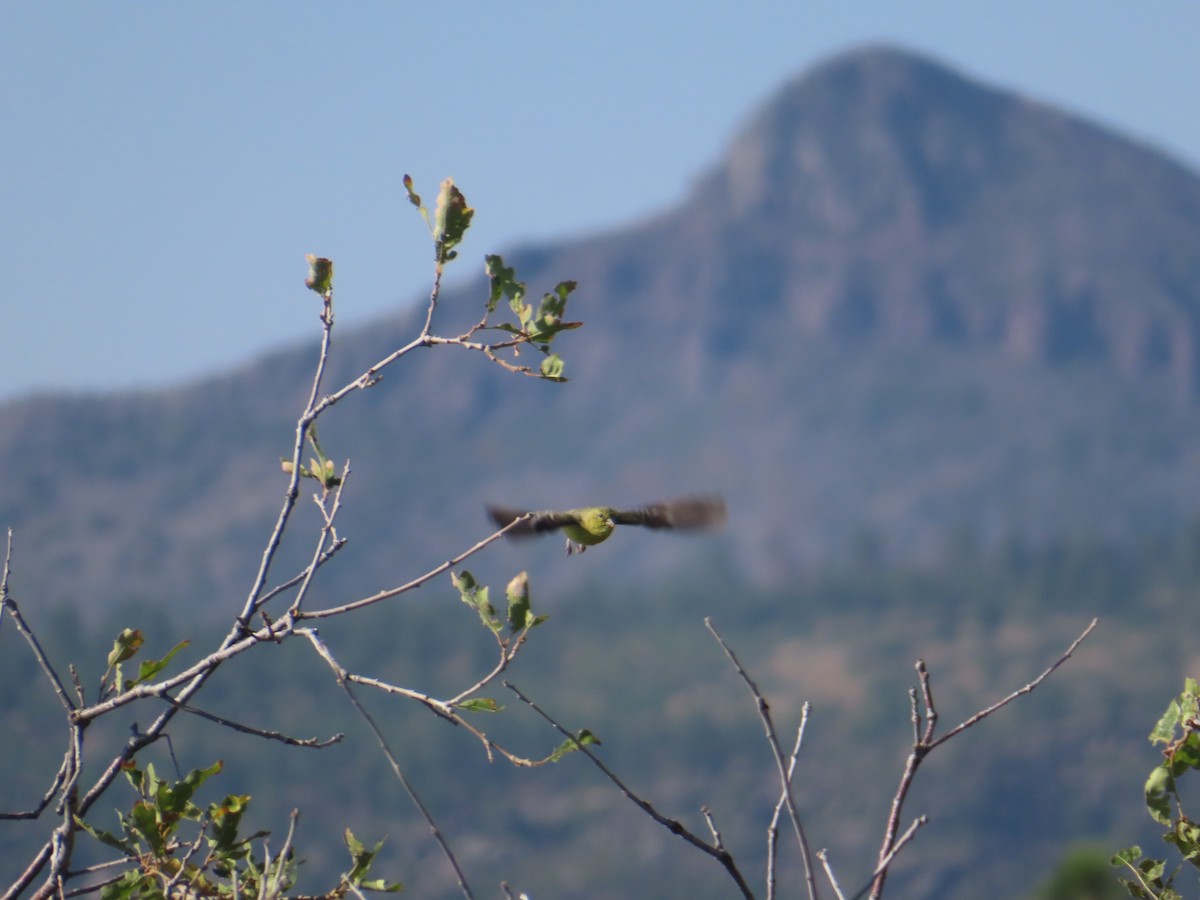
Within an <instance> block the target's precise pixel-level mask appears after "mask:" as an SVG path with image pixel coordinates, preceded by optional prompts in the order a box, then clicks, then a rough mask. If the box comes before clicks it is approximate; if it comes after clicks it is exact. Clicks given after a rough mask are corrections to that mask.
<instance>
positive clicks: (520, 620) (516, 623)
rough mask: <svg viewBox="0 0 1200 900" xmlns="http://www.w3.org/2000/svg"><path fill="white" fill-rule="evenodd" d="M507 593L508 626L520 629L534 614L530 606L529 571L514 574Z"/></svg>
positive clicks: (511, 629) (510, 628) (511, 628)
mask: <svg viewBox="0 0 1200 900" xmlns="http://www.w3.org/2000/svg"><path fill="white" fill-rule="evenodd" d="M505 593H506V594H507V596H508V628H509V630H510V631H520V630H521V629H522V628H524V627H525V626H526V624H527V623H526V620H527V619H530V618H532V616H533V613H532V610H531V609H530V608H529V573H528V572H521V573H520V574H518V575H516V576H514V577H513V579H512V581H510V582H509V583H508V590H507V591H506V592H505Z"/></svg>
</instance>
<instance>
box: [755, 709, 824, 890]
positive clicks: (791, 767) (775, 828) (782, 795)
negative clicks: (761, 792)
mask: <svg viewBox="0 0 1200 900" xmlns="http://www.w3.org/2000/svg"><path fill="white" fill-rule="evenodd" d="M810 712H812V704H811V703H809V702H808V701H807V700H805V701H804V705H803V706H801V707H800V726H799V727H798V728H797V729H796V743H795V744H794V745H793V746H792V753H791V755H790V756H789V757H788V767H787V783H788V784H791V783H792V775H793V774H794V773H795V771H796V760H797V759H798V758H799V756H800V747H801V745H802V744H803V743H804V730H805V728H806V727H807V726H808V716H809V713H810ZM786 803H787V791H785V790H781V791H780V792H779V799H778V800H777V801H776V802H775V811H774V812H773V813H772V814H771V822H770V824H769V825H768V826H767V900H772V898H774V896H775V859H776V854H777V851H778V849H779V816H780V815H781V814H782V813H783V807H784V805H785V804H786ZM827 868H828V867H827Z"/></svg>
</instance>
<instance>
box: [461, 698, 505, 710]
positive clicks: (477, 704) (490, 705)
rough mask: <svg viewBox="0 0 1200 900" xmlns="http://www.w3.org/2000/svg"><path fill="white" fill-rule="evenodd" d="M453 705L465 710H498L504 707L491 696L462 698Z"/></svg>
mask: <svg viewBox="0 0 1200 900" xmlns="http://www.w3.org/2000/svg"><path fill="white" fill-rule="evenodd" d="M455 705H456V706H457V707H458V708H459V709H462V710H466V711H467V712H500V711H501V710H503V709H504V707H503V706H501V705H500V704H499V703H497V702H496V701H495V700H493V699H492V698H491V697H472V698H471V699H470V700H463V701H462V702H461V703H457V704H455Z"/></svg>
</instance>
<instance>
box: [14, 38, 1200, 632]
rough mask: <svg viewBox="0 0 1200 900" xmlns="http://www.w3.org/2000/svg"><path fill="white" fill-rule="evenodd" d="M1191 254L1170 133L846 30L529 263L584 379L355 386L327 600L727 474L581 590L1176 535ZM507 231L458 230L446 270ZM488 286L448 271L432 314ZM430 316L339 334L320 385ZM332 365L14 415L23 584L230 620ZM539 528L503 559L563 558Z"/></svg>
mask: <svg viewBox="0 0 1200 900" xmlns="http://www.w3.org/2000/svg"><path fill="white" fill-rule="evenodd" d="M652 137H653V136H652V135H644V136H639V135H631V138H630V139H631V140H640V139H652ZM612 181H613V187H614V190H619V188H620V183H621V177H620V169H619V161H617V163H616V164H614V169H613V172H612ZM430 187H431V186H426V192H427V193H430V192H431V191H430ZM461 187H462V188H463V190H464V191H465V192H466V194H467V197H468V198H470V196H471V185H469V184H466V185H461ZM397 188H398V189H399V186H397ZM1198 247H1200V178H1197V176H1196V174H1195V173H1193V172H1191V171H1189V170H1187V169H1185V168H1184V167H1182V166H1180V165H1178V164H1177V163H1175V162H1173V161H1172V160H1170V159H1168V158H1166V157H1164V156H1163V155H1162V154H1160V153H1158V152H1156V151H1155V150H1154V149H1152V148H1148V147H1145V146H1141V145H1137V144H1134V143H1131V142H1129V141H1127V140H1125V139H1123V138H1122V137H1120V136H1118V135H1115V134H1113V133H1111V132H1108V131H1106V130H1104V129H1102V128H1099V127H1097V126H1095V125H1092V124H1089V123H1088V122H1085V121H1082V120H1080V119H1078V118H1075V117H1073V116H1071V115H1068V114H1065V113H1063V112H1060V111H1057V110H1055V109H1052V108H1049V107H1047V106H1045V105H1042V104H1039V103H1038V102H1036V101H1033V100H1030V99H1028V98H1024V97H1020V96H1015V95H1013V94H1010V93H1007V92H1005V91H1002V90H997V89H995V88H992V87H989V86H986V85H981V84H978V83H976V82H974V81H972V80H970V79H969V78H967V77H964V76H963V75H961V74H959V73H956V72H953V71H950V70H948V69H946V68H944V67H942V66H940V65H938V64H936V63H934V62H931V61H928V60H925V59H922V58H919V57H916V56H913V55H911V54H908V53H906V52H903V51H899V50H895V49H890V48H878V47H876V48H867V49H861V50H856V51H853V52H850V53H847V54H845V55H843V56H840V57H837V58H835V59H832V60H830V61H828V62H827V63H825V64H824V65H821V66H819V67H817V68H815V69H813V70H812V71H809V72H807V73H804V74H802V75H801V76H800V77H798V78H797V79H796V80H795V81H793V82H792V83H790V84H788V85H785V86H784V87H783V88H782V89H781V90H780V91H779V92H778V93H777V94H776V96H774V97H773V98H770V99H769V100H768V101H767V103H766V104H765V105H764V106H763V107H762V108H761V109H760V110H759V111H758V112H757V113H756V114H755V115H753V116H752V117H751V119H750V120H749V121H748V123H747V125H746V127H745V128H744V129H743V130H742V131H741V132H740V133H739V134H738V135H736V136H735V138H734V139H733V141H732V142H731V144H730V146H729V149H728V151H727V153H726V154H725V155H724V157H723V158H722V159H720V160H718V161H717V162H716V164H715V165H714V166H713V168H712V170H711V171H709V172H708V173H707V174H705V175H703V176H702V177H700V178H699V179H697V181H696V183H695V185H694V188H693V189H692V191H691V192H690V193H689V195H688V197H687V198H686V199H685V200H684V201H683V202H682V203H681V204H680V206H679V207H678V208H675V209H671V210H667V211H664V212H663V213H662V214H661V215H659V216H657V217H655V218H653V219H651V220H649V221H645V222H642V223H639V224H635V225H631V226H630V227H628V228H624V229H621V230H618V231H614V232H611V233H606V234H599V235H594V236H590V237H587V238H583V239H579V240H573V241H569V242H563V243H561V244H554V245H545V246H533V247H521V248H517V249H515V250H513V251H511V252H508V253H506V254H505V256H506V260H507V261H508V262H509V263H511V264H515V265H516V267H517V272H518V275H519V277H521V278H522V279H523V280H525V281H527V282H528V283H529V286H530V290H531V292H534V293H538V292H540V291H542V290H547V289H549V288H550V287H551V286H552V285H553V284H554V283H555V282H556V281H558V280H560V279H567V278H570V279H575V280H577V281H578V282H579V284H580V288H579V291H578V293H577V295H576V298H575V299H573V300H572V305H573V309H572V318H576V319H581V320H583V321H584V322H585V323H586V325H585V327H584V328H583V329H581V330H579V331H576V332H572V333H570V334H567V335H565V336H564V337H563V338H561V339H560V340H561V343H562V345H563V346H562V347H561V352H562V353H563V355H564V356H565V358H566V360H567V373H566V374H567V375H568V376H569V377H570V378H571V381H570V383H569V384H567V385H550V384H540V383H533V382H531V381H529V380H527V379H520V378H515V377H510V376H506V375H505V374H504V373H501V372H499V371H498V370H496V369H495V368H494V367H492V366H490V365H488V364H486V363H485V362H484V361H482V360H481V359H476V358H474V357H468V355H467V354H464V353H461V352H456V351H453V350H451V349H447V348H437V349H435V350H432V351H430V352H429V353H427V354H422V355H421V356H419V357H418V358H416V359H415V360H413V359H410V360H407V361H405V362H403V363H402V365H401V367H400V368H399V369H396V370H394V371H390V370H389V372H388V373H387V374H386V376H385V378H384V380H383V383H382V384H380V385H379V386H377V387H375V388H374V389H372V390H371V391H369V392H367V393H366V394H365V395H360V396H354V397H351V398H349V399H348V400H347V401H345V402H343V403H342V404H340V405H339V407H337V408H336V409H335V410H334V414H333V415H332V416H331V417H330V419H329V420H326V421H325V423H324V424H323V428H322V433H321V436H322V441H323V444H324V445H325V448H326V450H327V451H328V452H329V453H330V455H331V456H333V457H334V458H337V459H341V458H344V457H345V456H349V457H351V459H352V462H353V470H354V474H353V476H352V480H351V482H350V488H349V491H348V496H347V509H346V512H345V514H344V518H343V520H342V526H343V532H344V533H346V534H348V535H349V536H350V537H351V539H352V542H353V544H352V549H351V550H349V551H348V552H347V554H346V556H347V557H348V558H350V559H352V560H353V564H352V565H350V566H348V567H343V568H342V569H341V570H340V571H341V572H342V574H340V575H335V576H334V579H333V580H332V581H331V582H330V583H329V586H330V590H347V591H349V590H356V589H358V588H360V587H370V588H375V587H378V586H381V585H383V584H391V583H395V582H396V581H398V580H401V579H402V577H403V576H405V575H408V574H412V573H413V571H414V570H420V569H421V568H423V567H424V565H425V564H428V563H432V562H436V561H440V560H442V559H445V558H446V556H447V555H448V554H449V553H451V552H453V551H454V550H456V549H458V548H459V547H463V546H466V545H467V543H468V542H469V541H471V540H473V539H474V538H476V537H479V536H482V535H483V534H485V533H486V532H487V530H488V529H487V526H486V523H485V521H484V519H483V516H482V507H483V503H484V502H485V501H495V502H502V503H509V504H529V505H532V506H537V507H568V506H576V505H580V504H584V503H592V502H605V503H615V504H627V503H637V502H642V501H647V500H653V499H658V498H663V497H670V496H673V495H676V494H680V493H686V492H690V491H719V492H721V493H723V494H724V495H725V496H726V497H727V499H728V501H729V504H730V510H731V521H730V528H729V529H728V532H727V533H726V534H724V535H722V536H718V537H712V538H705V539H703V540H698V541H683V540H672V539H671V538H670V537H667V536H652V538H648V539H640V540H639V539H636V538H632V537H626V538H622V537H621V536H618V537H617V538H616V539H614V540H613V541H610V542H608V543H607V544H606V545H605V548H604V550H605V552H604V554H601V553H600V552H597V553H595V554H588V555H587V557H586V558H584V559H581V560H580V561H578V562H576V561H573V563H574V564H576V565H578V566H580V567H581V568H577V569H575V570H574V572H572V573H571V575H570V577H571V578H575V577H578V575H579V573H581V572H599V571H603V572H605V573H608V574H609V575H612V576H613V577H619V578H631V577H634V578H636V577H641V576H647V575H654V576H662V575H666V574H668V573H671V572H673V571H676V570H677V569H678V568H679V567H680V566H682V565H685V564H693V565H694V564H699V563H700V562H701V561H703V562H704V564H705V565H721V566H728V567H731V568H732V569H733V570H735V571H737V572H739V573H740V575H741V576H742V577H744V578H745V579H747V580H748V581H752V582H757V583H773V582H777V581H779V580H781V579H784V578H786V577H787V576H789V575H790V574H793V573H795V572H796V571H799V570H802V569H803V567H804V566H806V565H808V564H809V563H811V562H813V561H818V560H822V559H826V558H829V557H831V556H837V555H844V554H845V553H847V552H849V551H850V549H851V548H853V547H855V546H856V545H859V544H861V541H862V539H863V537H864V536H869V537H870V538H871V541H872V543H873V545H875V546H878V547H880V548H881V551H880V552H882V553H884V554H887V555H892V556H895V557H899V558H911V557H914V556H922V555H931V554H935V553H936V552H937V550H938V548H939V547H940V546H941V545H942V543H943V542H944V541H945V540H947V535H948V534H950V533H951V532H955V531H958V532H961V531H963V530H965V531H967V532H969V533H971V534H973V535H976V536H978V537H979V538H980V539H982V540H984V541H993V540H996V539H999V538H1002V537H1004V536H1005V535H1007V534H1010V533H1011V534H1021V535H1024V536H1029V537H1031V538H1033V539H1039V538H1045V537H1052V536H1057V535H1062V534H1069V533H1073V532H1100V533H1102V534H1106V535H1113V536H1133V535H1138V534H1141V533H1144V532H1146V531H1148V530H1151V531H1152V530H1158V529H1167V528H1171V527H1174V526H1175V525H1177V524H1178V523H1180V522H1181V521H1184V520H1186V519H1188V518H1190V517H1191V516H1193V515H1194V514H1195V513H1196V512H1197V510H1200V454H1198V453H1197V451H1196V448H1197V447H1198V446H1200V442H1198V441H1197V440H1196V438H1197V436H1198V432H1200V405H1198V404H1197V403H1196V394H1197V389H1198V387H1200V361H1198V358H1197V354H1198V353H1200V346H1198V344H1197V341H1198V340H1200V316H1198V313H1200V255H1198V254H1197V248H1198ZM314 249H315V250H318V251H319V249H320V248H307V247H304V248H297V259H298V260H299V258H300V254H301V253H303V252H304V251H307V250H314ZM496 249H497V248H490V247H474V246H472V244H471V242H470V236H469V235H468V239H467V243H466V245H465V246H464V249H463V251H462V256H463V261H462V262H459V263H456V264H455V265H464V264H469V263H470V260H471V259H473V258H474V259H477V258H479V257H480V256H482V255H483V254H484V253H485V252H491V251H494V250H496ZM287 277H292V276H291V275H288V276H287ZM297 293H298V295H300V294H301V291H300V290H299V289H298V291H297ZM309 296H310V298H311V295H309ZM484 297H485V286H484V284H483V282H482V281H480V282H477V283H474V284H472V285H470V286H468V287H465V288H462V289H459V290H455V291H451V292H448V293H447V294H446V295H445V296H444V297H443V301H442V303H441V306H440V307H439V311H438V316H439V319H438V322H439V327H438V328H437V329H436V330H438V331H440V332H442V333H454V332H455V329H456V327H457V326H458V325H461V324H465V323H468V322H472V321H475V320H476V319H477V318H478V316H479V313H480V309H481V304H482V302H483V299H484ZM297 302H298V303H305V302H308V303H311V299H305V298H304V297H303V296H300V297H299V299H298V301H297ZM337 302H338V303H339V304H353V303H354V298H353V297H350V296H339V297H338V298H337ZM422 314H423V313H422V312H421V311H413V312H411V313H403V314H397V315H396V316H395V317H393V318H391V319H388V320H386V321H381V322H379V323H377V324H376V325H375V326H373V327H371V328H367V329H361V330H358V331H354V332H347V333H336V336H335V342H334V363H333V369H332V371H331V374H330V377H329V378H328V379H327V381H326V385H327V386H329V387H331V388H332V387H334V386H337V385H340V384H341V383H342V382H343V381H344V380H345V379H347V378H349V377H351V376H352V375H353V374H356V373H357V372H358V371H360V370H361V369H362V368H363V367H365V366H366V365H367V364H369V363H370V362H373V361H374V360H375V359H377V358H379V357H381V356H383V355H384V354H385V353H386V352H387V351H388V350H389V349H390V348H392V347H393V346H395V345H397V344H399V343H401V342H403V341H405V340H408V339H409V338H411V337H412V336H413V335H415V333H416V331H417V329H418V328H419V323H420V317H421V315H422ZM231 327H236V323H231ZM130 352H136V348H131V349H130ZM314 358H315V351H314V346H311V345H310V346H305V347H299V348H293V349H287V350H283V351H279V352H276V353H273V354H271V355H269V356H266V357H264V358H262V359H260V360H258V361H256V362H254V363H252V364H250V365H248V366H246V367H244V368H242V369H239V370H237V371H234V372H231V373H228V374H226V375H222V376H219V377H214V378H212V379H208V380H205V381H202V382H199V383H196V384H193V385H189V386H186V387H182V388H176V389H171V390H165V391H162V392H148V393H139V394H127V395H115V396H96V397H93V396H69V397H66V396H38V397H33V398H29V399H26V400H23V401H20V402H16V403H11V404H8V405H7V406H5V407H3V408H0V451H2V452H3V454H4V458H5V459H7V460H8V461H9V465H10V467H11V469H10V476H9V478H7V479H5V480H4V481H3V483H2V484H0V516H2V517H3V521H4V523H5V524H12V525H13V526H15V528H16V529H17V540H18V548H19V550H18V569H19V571H20V572H21V573H22V574H23V575H24V577H26V578H27V579H29V582H28V583H31V584H33V585H36V586H37V588H38V590H39V591H40V592H43V593H44V594H45V595H47V596H48V597H50V598H53V599H56V600H74V601H79V602H84V603H89V604H91V603H97V602H100V603H111V602H114V601H117V600H120V599H122V598H127V597H139V596H140V597H156V596H158V595H160V594H161V592H162V591H163V589H164V585H171V586H172V588H171V589H172V591H177V592H180V594H179V595H178V596H176V597H175V598H173V599H175V600H176V601H178V602H184V600H185V599H189V598H190V599H196V598H201V597H203V598H218V597H219V598H221V608H222V609H225V608H231V607H232V605H233V602H234V601H233V600H232V599H229V600H227V599H226V598H229V597H230V593H231V592H232V593H233V594H234V596H236V595H237V594H238V592H240V590H241V589H242V588H243V587H244V586H245V585H246V584H247V583H248V580H249V576H250V574H251V572H252V570H253V566H254V564H255V562H256V560H257V557H258V554H259V553H260V552H261V544H262V541H263V540H264V539H265V536H266V534H267V529H268V527H269V524H270V522H271V521H272V520H273V516H274V513H275V511H276V509H277V507H278V503H279V500H280V497H281V493H282V490H283V486H284V483H283V480H282V476H281V475H280V473H279V468H278V458H279V456H280V455H281V454H283V453H286V452H287V450H288V447H289V444H290V440H291V433H292V427H293V422H294V419H295V416H296V414H297V412H298V411H299V409H300V405H301V402H302V398H303V396H304V394H305V392H306V391H307V385H308V382H309V378H310V374H309V373H310V370H311V366H312V364H313V361H314ZM550 543H553V544H554V546H553V547H552V548H549V549H547V548H542V549H540V550H530V549H529V548H528V547H525V546H522V547H520V548H505V549H501V550H497V552H496V557H497V558H498V559H499V560H500V561H501V563H502V565H503V566H504V567H505V568H506V569H511V568H512V566H513V565H514V564H515V565H518V566H525V565H530V564H531V563H530V558H531V556H532V557H534V558H535V559H540V560H541V561H543V562H547V561H550V560H552V559H555V560H556V559H557V554H558V553H559V552H560V550H561V548H560V547H558V546H557V544H556V543H554V542H550ZM298 552H299V551H298ZM552 554H553V555H552ZM534 565H536V564H534ZM553 570H554V571H559V572H561V563H559V562H555V563H554V567H553ZM184 594H186V595H187V597H186V598H185V597H184V596H183V595H184Z"/></svg>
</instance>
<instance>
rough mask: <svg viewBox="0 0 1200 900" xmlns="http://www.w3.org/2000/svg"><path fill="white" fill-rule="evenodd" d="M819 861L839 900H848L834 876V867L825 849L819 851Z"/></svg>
mask: <svg viewBox="0 0 1200 900" xmlns="http://www.w3.org/2000/svg"><path fill="white" fill-rule="evenodd" d="M817 859H819V860H820V861H821V866H822V867H823V868H824V869H825V877H826V878H828V879H829V884H830V885H832V887H833V892H834V894H836V895H837V900H846V895H845V894H843V893H842V886H841V885H840V884H838V880H837V876H836V875H834V874H833V866H832V865H830V863H829V855H828V854H827V853H826V852H825V850H824V849H821V850H818V851H817Z"/></svg>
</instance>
